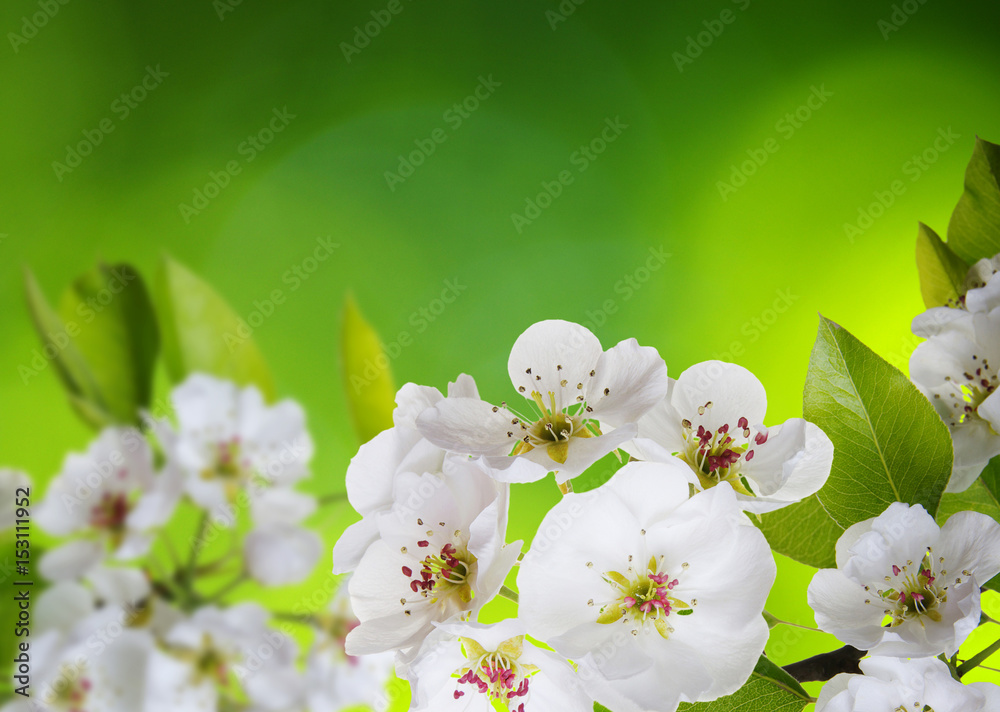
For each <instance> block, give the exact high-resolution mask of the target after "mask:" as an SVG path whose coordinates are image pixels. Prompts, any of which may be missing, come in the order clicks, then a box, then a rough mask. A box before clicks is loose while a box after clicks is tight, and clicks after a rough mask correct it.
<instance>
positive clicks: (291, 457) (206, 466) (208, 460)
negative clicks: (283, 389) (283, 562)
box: [154, 374, 313, 524]
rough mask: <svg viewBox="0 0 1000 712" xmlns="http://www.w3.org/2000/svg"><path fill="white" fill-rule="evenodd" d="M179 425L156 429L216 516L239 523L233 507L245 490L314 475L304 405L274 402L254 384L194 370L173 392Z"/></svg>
mask: <svg viewBox="0 0 1000 712" xmlns="http://www.w3.org/2000/svg"><path fill="white" fill-rule="evenodd" d="M171 402H172V403H173V406H174V410H175V411H176V414H177V425H176V428H174V427H173V426H171V425H170V424H168V423H167V422H166V421H164V420H161V421H158V422H157V423H156V425H155V426H154V427H155V429H156V432H157V436H158V438H159V440H160V443H161V445H162V446H163V448H164V450H165V451H166V454H167V458H168V460H169V461H171V462H173V463H175V464H176V465H177V467H178V469H179V470H180V471H181V472H182V473H183V475H184V485H185V490H186V492H187V494H188V495H189V496H190V497H191V499H192V500H194V501H195V503H196V504H198V505H199V506H200V507H202V508H204V509H206V510H208V511H209V512H210V513H211V514H212V515H213V516H214V518H215V519H216V521H220V522H223V523H228V524H231V523H232V521H233V518H232V516H231V510H230V504H231V503H232V502H234V501H236V499H237V497H238V495H239V494H240V493H241V492H248V493H249V496H251V497H253V496H255V494H256V493H257V492H258V490H261V489H264V488H263V487H253V486H251V485H266V486H271V485H279V486H291V485H293V484H294V483H295V482H297V481H298V480H300V479H302V478H303V477H305V476H307V475H308V464H309V461H310V460H311V459H312V455H313V443H312V439H311V438H310V437H309V433H308V432H307V431H306V429H305V414H304V413H303V411H302V408H301V406H299V404H298V403H296V402H294V401H291V400H284V401H281V402H279V403H275V404H274V405H267V404H266V403H265V402H264V398H263V396H261V393H260V391H259V390H257V388H256V387H254V386H247V387H246V388H242V389H241V388H239V387H238V386H237V385H236V384H235V383H232V382H230V381H225V380H221V379H218V378H214V377H212V376H208V375H205V374H193V375H191V376H189V377H188V378H187V380H185V381H184V382H183V383H181V384H180V385H179V386H177V387H176V388H175V389H174V390H173V392H172V393H171Z"/></svg>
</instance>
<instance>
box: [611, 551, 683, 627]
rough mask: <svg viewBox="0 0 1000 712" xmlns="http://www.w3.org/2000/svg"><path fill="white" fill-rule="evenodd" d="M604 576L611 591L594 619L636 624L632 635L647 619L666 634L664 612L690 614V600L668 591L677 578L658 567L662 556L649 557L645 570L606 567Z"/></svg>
mask: <svg viewBox="0 0 1000 712" xmlns="http://www.w3.org/2000/svg"><path fill="white" fill-rule="evenodd" d="M684 566H685V567H686V564H685V565H684ZM604 580H605V581H607V582H608V583H609V584H610V585H611V588H612V591H613V593H612V596H611V602H610V603H608V604H607V605H605V606H602V607H601V609H600V615H599V616H598V618H597V622H598V623H602V624H609V623H617V622H618V621H619V620H621V621H622V622H624V623H625V624H626V625H628V624H634V625H636V628H634V629H633V630H632V635H638V634H639V630H642V629H644V628H645V627H646V625H647V624H648V623H650V622H651V623H652V624H653V626H654V627H655V628H656V631H657V632H658V633H659V634H660V635H661V636H663V637H664V638H667V637H669V635H670V633H672V632H673V631H674V629H673V627H672V626H671V625H670V624H669V623H668V622H667V618H668V616H669V615H670V614H671V613H674V614H675V615H681V616H683V615H690V613H691V612H692V610H691V607H692V605H693V604H694V601H692V603H690V604H688V603H685V602H684V601H682V600H680V599H678V598H675V597H674V596H673V595H672V594H671V592H672V591H673V589H674V587H675V586H677V584H678V580H677V579H676V578H671V577H670V575H669V574H668V573H667V572H666V571H663V570H662V557H661V561H660V562H657V560H656V557H655V556H653V557H650V559H649V564H648V565H647V567H646V569H645V571H639V570H637V569H635V568H634V567H632V566H629V567H628V569H626V572H625V574H621V573H618V572H617V571H608V572H606V573H605V574H604Z"/></svg>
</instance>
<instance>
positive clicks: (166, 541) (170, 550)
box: [163, 532, 181, 569]
mask: <svg viewBox="0 0 1000 712" xmlns="http://www.w3.org/2000/svg"><path fill="white" fill-rule="evenodd" d="M163 546H164V547H165V548H166V550H167V554H168V555H169V556H170V563H171V564H173V566H174V569H179V568H180V567H181V557H180V556H178V555H177V549H175V548H174V543H173V542H172V541H170V537H169V536H168V535H167V534H166V532H164V533H163Z"/></svg>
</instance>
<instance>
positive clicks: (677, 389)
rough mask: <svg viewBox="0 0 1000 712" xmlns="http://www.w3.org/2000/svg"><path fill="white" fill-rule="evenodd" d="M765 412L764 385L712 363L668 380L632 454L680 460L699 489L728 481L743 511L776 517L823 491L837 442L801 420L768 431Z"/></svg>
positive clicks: (644, 421) (739, 371)
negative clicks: (786, 509)
mask: <svg viewBox="0 0 1000 712" xmlns="http://www.w3.org/2000/svg"><path fill="white" fill-rule="evenodd" d="M766 410H767V394H766V393H765V392H764V386H763V385H761V382H760V381H758V380H757V378H756V376H754V375H753V374H752V373H750V371H748V370H747V369H745V368H743V367H742V366H737V365H736V364H733V363H725V362H723V361H706V362H704V363H699V364H696V365H694V366H692V367H691V368H689V369H687V370H686V371H684V373H682V374H681V375H680V377H679V378H678V379H677V380H674V379H669V386H668V392H667V395H666V397H665V398H664V399H663V400H662V401H660V402H659V403H658V404H657V405H656V406H654V407H653V408H652V410H650V411H649V412H648V413H646V415H644V416H643V417H642V418H640V419H639V436H638V438H637V439H636V440H635V441H634V443H633V444H632V446H628V445H626V449H628V450H630V451H631V452H632V454H633V455H635V456H636V457H638V458H639V459H645V460H656V461H661V462H662V461H664V458H665V457H666V456H670V455H675V456H677V457H679V458H681V459H682V460H684V462H686V463H687V464H688V466H689V467H690V473H689V476H688V481H689V482H691V484H693V485H694V486H695V488H696V489H698V490H704V489H708V488H710V487H714V486H715V485H717V484H718V483H720V482H728V483H729V484H730V485H731V486H732V487H733V489H734V490H736V497H737V499H738V500H740V503H741V504H742V506H743V509H745V510H746V511H748V512H754V513H757V514H762V513H764V512H771V511H774V510H776V509H780V508H781V507H785V506H788V505H789V504H793V503H795V502H798V501H800V500H802V499H803V498H805V497H808V496H809V495H811V494H814V493H815V492H818V491H819V489H820V488H821V487H822V486H823V485H824V484H825V483H826V480H827V478H828V477H829V476H830V468H831V466H832V465H833V443H831V442H830V438H828V437H827V436H826V434H825V433H824V432H823V431H822V430H821V429H820V428H819V427H818V426H816V425H814V424H813V423H809V422H807V421H805V420H803V419H802V418H791V419H789V420H787V421H785V422H784V423H782V424H781V425H775V426H772V427H770V428H767V427H765V426H764V425H763V422H764V414H765V411H766ZM650 440H652V444H651V443H650V442H649V441H650Z"/></svg>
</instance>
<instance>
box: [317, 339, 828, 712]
mask: <svg viewBox="0 0 1000 712" xmlns="http://www.w3.org/2000/svg"><path fill="white" fill-rule="evenodd" d="M508 373H509V376H510V380H511V383H512V385H513V387H514V389H515V391H517V393H518V394H519V395H520V396H522V397H523V398H524V399H525V400H524V401H523V402H521V401H520V399H519V402H521V405H515V404H512V403H507V402H499V403H498V402H490V401H489V400H484V399H482V398H480V396H479V393H478V390H477V388H476V385H475V383H474V382H473V380H472V378H470V377H469V376H467V375H462V376H460V377H459V378H458V379H457V381H456V382H455V383H453V384H451V385H450V386H449V389H448V394H447V397H445V396H443V395H442V394H441V393H440V392H438V391H437V390H436V389H433V388H428V387H423V386H416V385H413V384H408V385H406V386H404V387H403V388H402V389H401V390H400V391H399V393H398V394H397V398H396V404H397V407H396V410H395V412H394V427H392V428H391V429H389V430H386V431H384V432H383V433H381V434H380V435H378V436H376V437H375V438H373V439H372V440H371V441H370V442H368V443H366V444H365V445H363V446H362V447H361V449H360V451H359V452H358V454H357V456H356V457H355V458H354V459H353V460H352V462H351V464H350V467H349V468H348V471H347V490H348V496H349V499H350V502H351V504H352V505H353V506H354V508H355V509H356V510H357V511H358V513H359V514H360V515H361V516H362V519H361V521H359V522H358V523H356V524H354V525H352V526H351V527H350V528H349V529H348V530H347V531H346V532H345V533H344V535H343V537H342V538H341V539H340V540H339V541H338V542H337V545H336V547H335V548H334V553H333V563H334V569H333V570H334V572H335V573H346V572H353V576H352V578H351V580H350V590H349V592H350V597H351V604H352V607H353V609H354V612H355V614H356V615H357V616H358V618H359V620H360V625H359V626H358V627H357V628H356V629H355V630H353V631H351V633H350V634H349V635H348V637H347V652H348V653H350V654H352V655H353V654H373V653H386V652H394V653H395V655H396V671H397V674H399V675H400V676H402V677H405V678H407V679H408V680H409V682H410V684H411V687H412V690H413V696H412V699H413V703H412V709H414V710H421V711H422V710H444V709H454V710H484V711H485V710H489V709H493V708H494V707H493V706H494V705H496V704H499V705H500V706H501V707H504V708H506V709H508V710H511V711H512V712H531V710H552V709H560V710H562V709H565V710H580V711H583V710H590V709H592V708H593V701H594V700H596V701H598V702H600V703H602V704H604V705H605V706H607V707H609V708H611V709H613V710H615V712H641V711H644V710H656V711H658V712H670V711H672V710H675V709H676V708H677V706H678V705H679V704H680V703H681V702H699V701H708V700H714V699H717V698H719V697H722V696H724V695H728V694H731V693H733V692H735V691H736V690H738V689H739V688H740V687H741V686H742V685H743V684H744V683H745V682H746V681H747V679H748V677H749V676H750V674H751V672H752V671H753V669H754V666H755V664H756V663H757V661H758V659H759V657H760V655H761V654H762V652H763V649H764V644H765V642H766V641H767V637H768V625H767V623H766V621H765V619H764V617H763V616H762V612H763V609H764V602H765V599H766V598H767V595H768V592H769V591H770V589H771V586H772V584H773V582H774V578H775V563H774V559H773V556H772V554H771V551H770V548H769V546H768V544H767V542H766V540H765V539H764V536H763V534H762V533H761V532H760V530H759V529H758V528H756V527H755V526H754V525H753V523H752V521H751V519H750V518H749V517H748V516H747V512H750V513H752V514H754V515H757V514H759V513H763V512H770V511H773V510H775V509H778V508H780V507H783V506H786V505H788V504H792V503H794V502H797V501H799V500H801V499H802V498H803V497H806V496H808V495H811V494H813V493H815V492H816V491H818V490H819V489H820V488H821V487H822V486H823V484H824V483H825V482H826V479H827V477H828V476H829V474H830V469H831V465H832V460H833V446H832V444H831V443H830V440H829V439H828V438H827V437H826V435H825V434H824V433H823V432H822V431H821V430H820V429H819V428H818V427H816V426H815V425H813V424H811V423H807V422H805V421H803V420H801V419H793V420H789V421H787V422H785V423H781V424H777V425H772V426H771V427H768V426H766V425H765V424H764V422H763V421H764V417H765V411H766V407H767V399H766V395H765V393H764V388H763V386H762V385H761V384H760V382H759V381H758V380H757V379H756V378H754V376H753V375H752V374H751V373H749V372H748V371H747V370H746V369H743V368H741V367H739V366H735V365H733V364H728V363H722V362H718V361H712V362H707V363H703V364H698V365H697V366H694V367H692V368H690V369H688V370H687V371H685V372H684V373H683V374H681V376H680V378H678V379H677V380H674V379H671V378H669V377H668V376H667V367H666V365H665V363H664V361H663V359H662V358H661V357H660V356H659V354H658V353H657V352H656V350H655V349H653V348H650V347H643V346H639V345H638V344H637V343H636V341H635V340H634V339H629V340H626V341H623V342H621V343H619V344H618V345H616V346H614V347H612V348H610V349H608V350H606V351H605V350H604V349H603V348H602V347H601V344H600V343H599V342H598V340H597V338H596V337H595V336H594V335H593V334H592V333H591V332H590V331H588V330H587V329H585V328H584V327H582V326H579V325H577V324H573V323H569V322H565V321H543V322H540V323H537V324H534V325H533V326H531V327H529V328H528V329H527V330H526V331H525V332H524V333H523V334H522V335H521V336H520V337H519V338H518V339H517V341H516V342H515V343H514V346H513V348H512V350H511V354H510V358H509V360H508ZM612 452H617V453H618V455H619V458H620V459H628V460H630V461H629V462H628V463H626V464H624V465H623V466H622V467H621V468H620V469H619V470H618V471H617V472H616V473H615V474H614V475H613V476H612V477H611V479H610V480H609V481H607V482H606V483H605V484H603V485H601V486H600V487H598V488H596V489H593V490H591V491H589V492H582V493H573V491H572V480H573V478H575V477H577V476H579V475H580V474H582V473H583V472H584V471H585V470H586V469H587V468H588V467H590V466H591V465H594V464H595V463H596V462H597V461H598V460H600V459H601V458H603V457H604V456H606V455H608V454H609V453H612ZM549 473H552V474H553V477H554V479H555V482H556V483H557V484H558V485H559V486H560V489H561V491H562V492H563V493H564V496H563V498H562V500H561V501H560V502H559V503H558V504H557V505H556V506H555V507H553V508H552V510H551V511H550V512H549V513H548V514H547V515H546V517H545V519H544V520H543V521H542V523H541V525H540V526H539V528H538V532H537V534H536V535H535V537H534V540H533V542H532V544H531V548H530V550H528V551H527V552H526V553H524V554H523V556H522V555H521V549H522V542H513V543H508V542H507V541H506V529H507V512H508V502H509V490H510V486H511V483H525V482H533V481H536V480H539V479H541V478H543V477H545V476H547V475H548V474H549ZM515 566H517V568H518V571H517V575H516V582H517V588H518V590H519V595H518V594H515V593H514V592H513V591H512V590H511V589H508V588H507V587H506V586H505V585H504V583H505V581H507V580H508V578H510V575H511V571H512V569H513V568H514V567H515ZM498 595H503V596H506V597H508V598H511V599H514V600H518V614H517V617H516V618H512V619H507V620H503V621H501V622H499V623H494V624H492V625H486V624H484V623H481V622H478V616H479V612H480V611H481V610H482V608H483V606H484V605H485V604H486V603H488V602H489V601H490V600H491V599H493V598H494V597H496V596H498ZM532 640H534V641H535V642H532ZM536 643H538V644H536ZM541 644H544V645H545V646H547V648H549V649H546V647H540V645H541Z"/></svg>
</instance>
